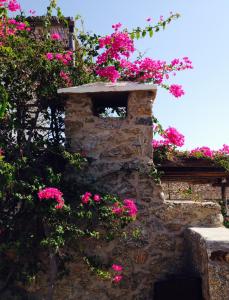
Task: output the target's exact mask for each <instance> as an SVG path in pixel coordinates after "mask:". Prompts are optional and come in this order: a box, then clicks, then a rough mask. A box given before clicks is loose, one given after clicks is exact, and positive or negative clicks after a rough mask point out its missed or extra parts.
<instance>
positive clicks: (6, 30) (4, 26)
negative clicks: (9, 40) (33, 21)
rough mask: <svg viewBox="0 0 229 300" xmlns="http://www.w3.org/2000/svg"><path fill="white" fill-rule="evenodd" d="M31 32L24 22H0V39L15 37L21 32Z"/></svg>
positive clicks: (13, 20)
mask: <svg viewBox="0 0 229 300" xmlns="http://www.w3.org/2000/svg"><path fill="white" fill-rule="evenodd" d="M24 30H26V31H30V30H31V28H30V27H29V26H28V25H27V24H26V23H23V22H18V21H16V20H15V19H9V20H5V21H4V22H3V23H1V22H0V38H5V37H7V36H12V35H15V34H16V33H17V32H19V31H24Z"/></svg>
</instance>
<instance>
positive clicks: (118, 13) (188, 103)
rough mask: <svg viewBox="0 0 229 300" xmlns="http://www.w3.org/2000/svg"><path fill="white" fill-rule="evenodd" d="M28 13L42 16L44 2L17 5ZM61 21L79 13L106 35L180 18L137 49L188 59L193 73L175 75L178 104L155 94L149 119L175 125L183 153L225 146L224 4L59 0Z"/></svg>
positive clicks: (228, 67)
mask: <svg viewBox="0 0 229 300" xmlns="http://www.w3.org/2000/svg"><path fill="white" fill-rule="evenodd" d="M19 2H20V3H21V5H22V7H23V8H24V9H25V10H26V11H28V10H29V9H34V10H36V12H37V15H40V14H43V13H44V11H45V8H46V6H47V4H48V2H49V1H48V0H34V1H31V0H20V1H19ZM58 3H59V5H60V6H61V7H62V11H63V13H64V15H66V16H73V17H74V16H75V15H77V14H80V15H81V16H82V17H83V19H84V21H85V29H86V30H87V31H91V32H96V33H99V34H102V35H103V34H107V33H110V32H111V25H112V24H114V23H117V22H121V23H122V24H123V25H124V27H128V28H130V29H131V28H132V27H136V26H144V25H145V24H146V21H145V20H146V18H147V17H149V16H150V17H152V18H153V19H154V20H158V19H159V17H160V16H161V15H163V16H165V17H166V16H168V15H169V12H170V11H173V12H179V13H180V14H181V18H180V19H178V20H176V21H174V22H173V23H172V24H170V25H169V26H168V27H167V29H166V30H165V31H164V32H159V33H157V34H155V35H154V37H153V38H152V39H142V40H140V41H139V42H138V43H137V49H139V50H140V51H147V53H146V55H147V56H150V57H152V58H155V59H162V60H168V61H169V60H171V59H173V58H178V57H183V56H188V57H189V58H190V59H191V60H192V61H193V64H194V70H188V71H185V72H182V73H180V74H179V75H177V76H176V77H175V78H174V83H180V84H182V85H183V87H184V89H185V92H186V94H185V96H183V97H182V98H179V99H178V100H177V99H175V98H173V97H172V96H170V95H169V94H168V92H165V91H162V90H161V89H159V90H158V95H157V99H156V102H155V105H154V114H155V116H156V117H157V118H158V119H159V120H160V121H161V123H162V124H163V125H164V127H167V126H169V125H170V126H174V127H176V128H177V129H178V130H179V131H180V132H182V133H183V134H184V135H185V137H186V144H185V148H188V149H190V148H193V147H197V146H210V147H212V148H213V149H217V148H219V147H221V145H222V144H224V143H227V144H229V92H228V88H229V18H228V12H229V0H218V1H214V0H192V1H190V0H173V1H171V0H170V1H169V0H160V1H158V0H157V1H156V0H142V1H140V0H116V1H109V0H59V2H58Z"/></svg>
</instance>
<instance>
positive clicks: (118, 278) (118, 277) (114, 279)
mask: <svg viewBox="0 0 229 300" xmlns="http://www.w3.org/2000/svg"><path fill="white" fill-rule="evenodd" d="M122 277H123V276H122V275H115V276H114V278H113V281H114V282H115V283H119V282H120V281H121V280H122Z"/></svg>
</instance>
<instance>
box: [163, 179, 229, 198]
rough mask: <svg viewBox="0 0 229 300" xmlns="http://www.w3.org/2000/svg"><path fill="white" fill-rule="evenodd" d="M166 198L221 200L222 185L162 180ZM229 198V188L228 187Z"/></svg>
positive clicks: (228, 194) (228, 195)
mask: <svg viewBox="0 0 229 300" xmlns="http://www.w3.org/2000/svg"><path fill="white" fill-rule="evenodd" d="M162 187H163V191H164V194H165V199H166V200H192V201H217V202H219V201H221V200H222V194H221V187H218V186H217V187H215V186H212V185H211V184H192V183H186V182H162ZM227 198H229V189H227Z"/></svg>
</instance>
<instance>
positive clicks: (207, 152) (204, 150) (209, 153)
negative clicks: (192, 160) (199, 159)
mask: <svg viewBox="0 0 229 300" xmlns="http://www.w3.org/2000/svg"><path fill="white" fill-rule="evenodd" d="M199 154H200V155H202V156H204V157H210V158H213V156H214V151H213V150H211V149H210V148H209V147H205V146H204V147H197V148H195V149H193V150H191V151H190V156H198V155H199Z"/></svg>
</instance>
